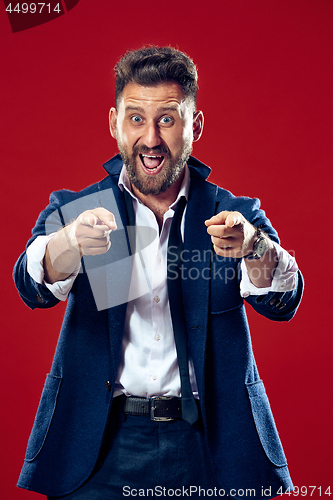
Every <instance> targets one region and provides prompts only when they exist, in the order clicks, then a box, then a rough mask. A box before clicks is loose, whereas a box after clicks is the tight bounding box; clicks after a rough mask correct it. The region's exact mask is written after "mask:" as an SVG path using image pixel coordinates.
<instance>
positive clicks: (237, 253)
mask: <svg viewBox="0 0 333 500" xmlns="http://www.w3.org/2000/svg"><path fill="white" fill-rule="evenodd" d="M205 224H206V226H207V232H208V234H210V236H211V239H212V243H213V247H214V251H215V252H216V253H217V255H220V256H221V257H233V258H239V259H240V258H241V257H243V256H244V255H247V254H249V253H251V251H252V249H253V243H254V240H255V236H256V229H255V227H254V226H252V224H250V223H249V222H248V221H247V220H246V219H245V217H244V216H243V215H242V214H241V213H240V212H227V211H223V212H220V213H218V214H216V215H214V216H213V217H211V218H210V219H208V220H206V221H205Z"/></svg>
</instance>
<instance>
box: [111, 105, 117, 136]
mask: <svg viewBox="0 0 333 500" xmlns="http://www.w3.org/2000/svg"><path fill="white" fill-rule="evenodd" d="M109 125H110V134H111V135H112V137H113V138H114V139H116V129H117V110H116V108H111V109H110V113H109Z"/></svg>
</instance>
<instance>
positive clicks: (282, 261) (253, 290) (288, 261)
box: [240, 241, 298, 298]
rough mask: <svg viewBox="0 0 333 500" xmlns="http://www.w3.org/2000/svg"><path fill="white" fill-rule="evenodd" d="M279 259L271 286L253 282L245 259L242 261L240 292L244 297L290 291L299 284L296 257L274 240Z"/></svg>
mask: <svg viewBox="0 0 333 500" xmlns="http://www.w3.org/2000/svg"><path fill="white" fill-rule="evenodd" d="M272 243H273V245H274V247H275V250H276V254H277V259H278V264H277V266H276V268H275V271H274V276H273V280H272V284H271V286H270V287H265V288H257V287H256V286H254V284H253V283H252V282H251V280H250V278H249V275H248V272H247V267H246V265H245V262H244V259H242V261H241V271H242V279H241V282H240V294H241V296H242V297H244V298H245V297H248V296H249V295H266V294H267V293H269V292H290V291H291V290H295V288H296V286H297V271H298V266H297V264H296V261H295V258H294V257H292V256H291V255H290V254H289V253H288V252H287V251H286V250H284V249H283V248H282V247H280V245H278V244H277V243H275V241H272Z"/></svg>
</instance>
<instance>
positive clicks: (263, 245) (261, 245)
mask: <svg viewBox="0 0 333 500" xmlns="http://www.w3.org/2000/svg"><path fill="white" fill-rule="evenodd" d="M265 251H266V241H265V240H264V239H262V240H259V241H258V246H257V253H259V254H260V255H263V254H264V253H265Z"/></svg>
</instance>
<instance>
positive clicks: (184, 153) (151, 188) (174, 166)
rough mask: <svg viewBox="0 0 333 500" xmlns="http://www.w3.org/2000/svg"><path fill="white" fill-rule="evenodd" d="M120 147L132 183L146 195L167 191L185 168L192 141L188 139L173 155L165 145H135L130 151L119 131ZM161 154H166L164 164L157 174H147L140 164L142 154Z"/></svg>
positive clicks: (118, 140)
mask: <svg viewBox="0 0 333 500" xmlns="http://www.w3.org/2000/svg"><path fill="white" fill-rule="evenodd" d="M117 143H118V149H119V153H120V156H121V159H122V160H123V162H124V164H125V167H126V171H127V175H128V177H129V180H130V181H131V183H132V184H133V185H134V186H135V187H136V188H137V189H138V190H139V191H140V193H142V194H144V195H148V194H152V195H155V196H156V195H158V194H160V193H164V192H165V191H167V190H168V189H169V188H170V187H171V186H172V185H173V184H174V183H175V182H176V181H177V179H179V176H180V175H181V174H182V172H183V170H184V166H185V163H186V162H187V160H188V159H189V157H190V154H191V152H192V144H191V141H187V142H186V143H185V144H184V146H183V147H182V149H181V150H180V151H179V152H178V153H177V155H175V156H172V154H171V152H170V149H169V148H168V147H167V146H166V145H165V146H155V147H154V148H148V147H147V146H144V145H142V146H136V145H135V146H133V151H132V153H131V154H130V153H128V152H127V151H126V149H125V147H124V145H123V143H122V141H121V139H120V137H119V135H118V133H117ZM148 153H149V154H151V155H160V154H164V165H163V168H162V170H161V172H159V173H158V174H156V175H154V176H153V175H147V174H145V173H144V172H143V171H142V170H141V167H140V166H139V165H138V163H139V162H140V161H141V160H140V156H139V155H140V154H148Z"/></svg>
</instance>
